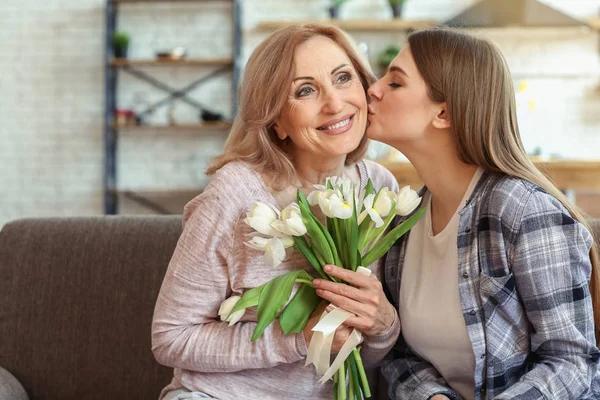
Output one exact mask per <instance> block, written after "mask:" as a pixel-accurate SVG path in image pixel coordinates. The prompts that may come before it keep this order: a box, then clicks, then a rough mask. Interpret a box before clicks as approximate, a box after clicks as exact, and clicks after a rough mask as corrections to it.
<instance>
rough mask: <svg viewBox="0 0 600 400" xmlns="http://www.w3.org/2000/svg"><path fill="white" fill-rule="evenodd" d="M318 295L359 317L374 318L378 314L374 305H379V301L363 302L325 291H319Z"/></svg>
mask: <svg viewBox="0 0 600 400" xmlns="http://www.w3.org/2000/svg"><path fill="white" fill-rule="evenodd" d="M317 295H318V296H319V297H321V298H323V299H325V300H328V301H329V302H330V303H331V304H333V305H334V306H336V307H340V308H343V309H344V310H346V311H348V312H351V313H353V314H356V315H359V316H363V317H368V318H373V317H374V316H375V314H376V312H377V307H376V306H375V305H374V304H373V303H377V301H373V299H370V300H369V301H365V302H361V301H356V300H354V299H352V298H349V297H346V296H344V295H339V294H337V293H334V292H330V291H328V290H323V289H317Z"/></svg>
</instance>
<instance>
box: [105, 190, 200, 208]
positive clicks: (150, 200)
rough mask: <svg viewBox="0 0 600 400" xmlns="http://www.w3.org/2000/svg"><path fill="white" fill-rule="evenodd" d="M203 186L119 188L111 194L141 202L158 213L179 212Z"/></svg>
mask: <svg viewBox="0 0 600 400" xmlns="http://www.w3.org/2000/svg"><path fill="white" fill-rule="evenodd" d="M202 190H203V188H200V187H197V188H165V189H142V188H132V189H120V190H113V191H112V194H113V196H115V197H117V198H119V197H120V198H124V199H128V200H131V201H134V202H136V203H138V204H141V205H142V206H144V207H145V208H148V209H150V210H152V211H154V212H156V213H158V214H179V213H181V210H183V207H184V206H185V205H186V204H187V203H188V202H189V201H190V200H191V199H193V198H194V197H196V196H198V195H199V194H200V193H202Z"/></svg>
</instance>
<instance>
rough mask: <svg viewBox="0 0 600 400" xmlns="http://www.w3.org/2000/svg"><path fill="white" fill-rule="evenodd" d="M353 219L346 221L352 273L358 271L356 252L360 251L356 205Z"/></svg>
mask: <svg viewBox="0 0 600 400" xmlns="http://www.w3.org/2000/svg"><path fill="white" fill-rule="evenodd" d="M352 208H353V211H352V217H350V218H349V219H348V220H347V221H346V233H347V236H348V243H347V244H346V246H347V248H346V250H347V253H348V262H349V263H350V265H349V266H348V268H350V269H352V271H356V268H358V265H359V264H358V259H357V257H356V253H357V252H356V250H357V249H358V216H357V214H356V204H354V206H353V207H352Z"/></svg>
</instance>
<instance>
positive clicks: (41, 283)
mask: <svg viewBox="0 0 600 400" xmlns="http://www.w3.org/2000/svg"><path fill="white" fill-rule="evenodd" d="M595 226H596V229H597V232H598V234H600V220H599V221H596V224H595ZM180 234H181V217H180V216H162V217H158V216H149V217H125V216H118V217H96V218H50V219H23V220H18V221H14V222H11V223H9V224H7V225H6V226H4V228H3V229H2V231H1V232H0V367H4V368H5V369H2V368H0V400H27V399H28V398H29V399H31V400H42V399H43V400H45V399H48V400H100V399H102V400H107V399H111V400H112V399H125V398H126V399H144V400H149V399H155V398H157V396H158V393H159V392H160V390H161V389H162V388H163V387H164V385H165V384H167V383H168V382H169V381H170V379H171V376H172V371H171V369H169V368H165V367H163V366H161V365H159V364H158V363H157V362H156V361H155V360H154V357H153V355H152V352H151V349H150V324H151V319H152V313H153V310H154V303H155V300H156V297H157V295H158V291H159V289H160V285H161V283H162V279H163V276H164V273H165V270H166V268H167V265H168V263H169V260H170V258H171V255H172V252H173V249H174V248H175V245H176V243H177V240H178V238H179V235H180ZM597 237H598V236H597ZM8 371H10V372H8ZM374 378H375V380H377V376H376V375H375V376H374ZM378 380H379V381H380V384H379V385H373V386H374V387H373V391H374V393H375V392H376V393H377V395H376V398H385V389H384V387H383V386H384V385H382V384H381V378H380V377H379V379H378Z"/></svg>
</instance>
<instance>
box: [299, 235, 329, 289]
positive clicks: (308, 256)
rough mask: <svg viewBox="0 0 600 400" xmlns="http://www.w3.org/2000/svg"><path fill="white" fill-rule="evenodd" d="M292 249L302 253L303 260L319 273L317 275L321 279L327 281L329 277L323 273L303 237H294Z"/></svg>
mask: <svg viewBox="0 0 600 400" xmlns="http://www.w3.org/2000/svg"><path fill="white" fill-rule="evenodd" d="M294 247H295V248H296V249H297V250H298V251H299V252H300V253H302V255H303V256H304V258H306V259H307V260H308V262H309V263H310V265H312V266H313V268H314V269H315V270H316V271H317V272H318V273H319V275H321V278H323V279H329V275H327V274H326V273H325V271H323V267H322V266H321V263H320V262H319V260H318V258H317V256H316V255H315V253H314V252H313V251H312V249H311V248H310V246H309V245H308V243H306V239H304V236H296V237H294Z"/></svg>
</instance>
